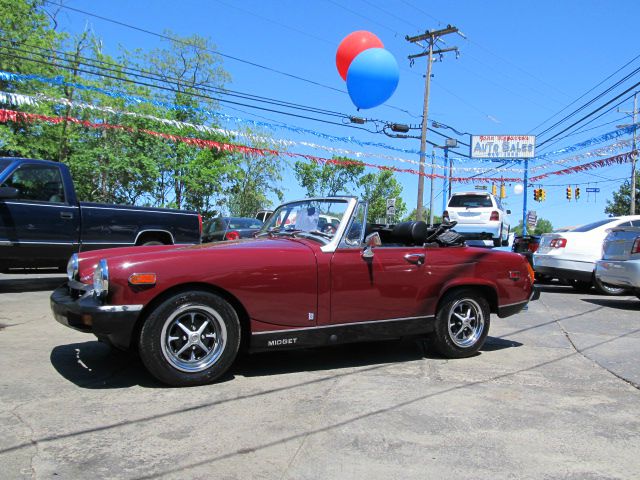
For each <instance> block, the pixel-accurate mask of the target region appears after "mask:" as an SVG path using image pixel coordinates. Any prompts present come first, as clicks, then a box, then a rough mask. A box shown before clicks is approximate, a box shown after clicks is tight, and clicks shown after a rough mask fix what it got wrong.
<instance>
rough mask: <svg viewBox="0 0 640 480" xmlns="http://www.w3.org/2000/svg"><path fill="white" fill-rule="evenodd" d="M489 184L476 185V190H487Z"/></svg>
mask: <svg viewBox="0 0 640 480" xmlns="http://www.w3.org/2000/svg"><path fill="white" fill-rule="evenodd" d="M486 189H487V186H486V185H476V190H486Z"/></svg>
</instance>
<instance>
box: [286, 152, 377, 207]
mask: <svg viewBox="0 0 640 480" xmlns="http://www.w3.org/2000/svg"><path fill="white" fill-rule="evenodd" d="M333 159H334V160H338V161H340V162H348V163H347V164H344V163H328V162H327V163H324V164H322V165H319V164H317V163H315V162H311V163H307V162H302V161H297V162H296V163H295V164H294V166H293V169H294V172H295V175H296V178H297V179H298V182H299V183H300V185H302V186H303V187H304V188H306V189H307V195H309V196H310V197H325V196H334V195H338V194H340V193H342V194H349V193H350V187H353V186H356V185H357V182H358V178H359V177H360V175H362V172H363V171H364V165H362V164H361V163H360V162H354V161H353V160H349V159H347V158H344V157H333Z"/></svg>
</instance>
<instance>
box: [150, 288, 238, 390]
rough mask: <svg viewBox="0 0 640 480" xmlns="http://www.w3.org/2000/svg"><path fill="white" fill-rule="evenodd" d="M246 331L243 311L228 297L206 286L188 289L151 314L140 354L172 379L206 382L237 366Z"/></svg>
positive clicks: (156, 372)
mask: <svg viewBox="0 0 640 480" xmlns="http://www.w3.org/2000/svg"><path fill="white" fill-rule="evenodd" d="M182 322H184V323H182ZM240 332H241V329H240V320H239V319H238V315H237V313H236V311H235V310H234V309H233V307H232V306H231V305H230V304H229V303H228V302H227V301H226V300H224V299H223V298H221V297H219V296H218V295H215V294H213V293H209V292H204V291H197V290H196V291H188V292H182V293H179V294H176V295H174V296H172V297H170V298H168V299H167V300H165V301H164V302H162V303H161V304H160V305H159V306H158V307H156V308H155V309H154V310H153V311H152V312H151V313H150V314H149V316H148V317H147V319H146V320H145V322H144V324H143V326H142V331H141V332H140V339H139V344H138V346H139V351H140V357H141V358H142V362H143V363H144V365H145V367H147V370H149V372H150V373H151V374H152V375H153V376H154V377H156V378H157V379H158V380H160V381H161V382H163V383H166V384H167V385H171V386H174V387H184V386H195V385H204V384H207V383H212V382H214V381H216V380H217V379H219V378H220V377H221V376H222V375H224V374H225V372H226V371H227V370H228V369H229V367H231V364H232V363H233V361H234V360H235V358H236V355H237V354H238V349H239V347H240V335H241V334H240Z"/></svg>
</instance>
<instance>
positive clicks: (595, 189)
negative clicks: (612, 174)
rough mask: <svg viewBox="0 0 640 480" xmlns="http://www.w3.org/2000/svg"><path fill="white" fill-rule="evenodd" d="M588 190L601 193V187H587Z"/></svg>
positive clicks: (588, 191)
mask: <svg viewBox="0 0 640 480" xmlns="http://www.w3.org/2000/svg"><path fill="white" fill-rule="evenodd" d="M586 190H587V193H600V189H599V188H594V187H587V188H586Z"/></svg>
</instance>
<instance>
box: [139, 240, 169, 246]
mask: <svg viewBox="0 0 640 480" xmlns="http://www.w3.org/2000/svg"><path fill="white" fill-rule="evenodd" d="M151 245H164V243H162V242H161V241H159V240H149V241H148V242H144V243H143V244H142V245H141V246H142V247H149V246H151Z"/></svg>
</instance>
